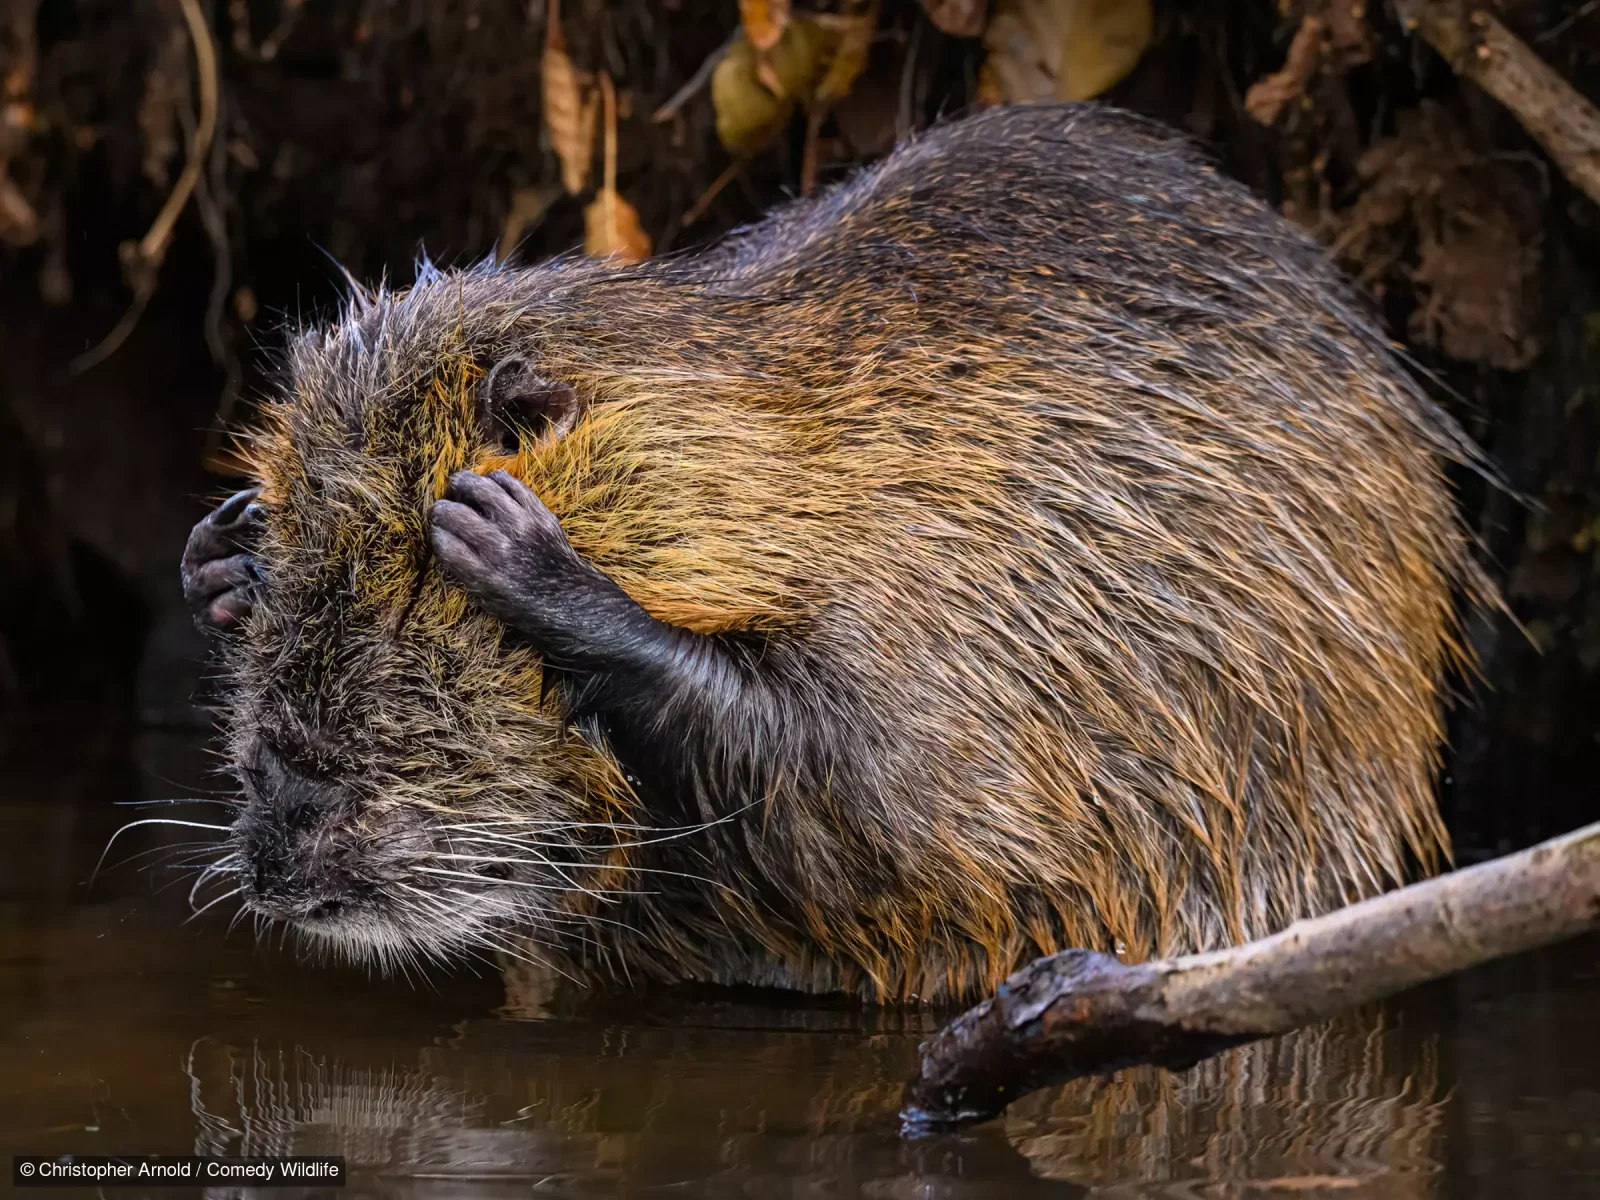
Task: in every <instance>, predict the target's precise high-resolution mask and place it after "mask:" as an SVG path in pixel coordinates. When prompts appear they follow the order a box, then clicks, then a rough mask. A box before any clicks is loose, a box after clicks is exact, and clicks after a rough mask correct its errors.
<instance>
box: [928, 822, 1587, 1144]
mask: <svg viewBox="0 0 1600 1200" xmlns="http://www.w3.org/2000/svg"><path fill="white" fill-rule="evenodd" d="M1595 928H1600V823H1597V824H1594V825H1589V826H1586V827H1585V828H1583V829H1580V830H1578V831H1577V832H1575V833H1570V834H1567V835H1566V836H1564V837H1560V838H1555V839H1553V840H1551V841H1548V842H1542V843H1540V844H1539V845H1537V846H1535V847H1533V848H1532V849H1530V850H1524V851H1522V852H1521V853H1518V854H1512V855H1508V856H1506V857H1505V858H1500V859H1496V860H1494V861H1492V862H1487V863H1483V864H1481V865H1479V866H1475V867H1469V868H1467V869H1465V870H1461V871H1455V872H1453V873H1451V874H1449V875H1443V876H1440V877H1439V878H1437V879H1430V880H1427V881H1425V882H1423V883H1417V884H1413V885H1412V886H1410V887H1407V888H1401V889H1400V890H1398V891H1394V892H1389V893H1387V894H1385V895H1382V896H1377V897H1374V898H1373V899H1371V900H1366V901H1363V902H1361V903H1360V904H1353V905H1351V906H1349V907H1348V908H1342V909H1340V910H1338V911H1337V912H1332V913H1329V914H1327V915H1326V916H1322V917H1316V918H1314V919H1311V920H1306V921H1299V922H1297V923H1295V924H1294V925H1291V926H1290V927H1289V928H1288V929H1286V930H1284V931H1283V932H1282V933H1279V934H1275V935H1274V936H1272V937H1268V938H1263V939H1261V940H1260V941H1257V942H1249V943H1247V944H1245V945H1243V946H1238V947H1235V948H1233V949H1231V950H1219V951H1215V952H1213V953H1210V954H1194V955H1190V956H1188V957H1185V958H1177V959H1168V960H1165V961H1160V962H1149V963H1138V964H1128V963H1124V962H1121V961H1119V960H1118V959H1115V958H1113V957H1111V956H1110V955H1108V954H1099V953H1095V952H1093V951H1088V950H1068V951H1066V952H1065V953H1062V954H1056V955H1052V956H1050V957H1049V958H1041V959H1039V960H1038V961H1037V962H1034V963H1031V964H1030V965H1028V966H1026V967H1024V968H1023V969H1022V970H1020V971H1018V972H1017V973H1016V974H1015V975H1013V976H1011V978H1010V979H1008V980H1006V982H1005V983H1004V984H1002V985H1001V986H1000V990H999V991H998V992H997V993H996V994H995V996H994V998H993V999H990V1000H986V1001H984V1002H983V1003H982V1004H980V1005H978V1006H977V1007H976V1008H973V1009H971V1010H969V1011H968V1012H966V1013H965V1014H963V1015H962V1016H961V1017H959V1018H957V1019H956V1020H955V1021H953V1022H951V1024H949V1025H947V1026H946V1027H945V1028H944V1029H943V1030H941V1031H940V1032H939V1034H938V1035H937V1036H935V1037H934V1038H933V1039H932V1040H931V1041H929V1042H927V1043H925V1044H924V1045H923V1047H922V1069H921V1074H920V1075H919V1077H918V1078H917V1079H916V1080H915V1081H913V1082H912V1083H911V1084H910V1085H909V1087H908V1088H907V1095H906V1105H905V1108H904V1109H903V1110H902V1112H901V1114H900V1115H901V1120H902V1122H903V1126H904V1130H905V1132H906V1133H908V1134H916V1133H920V1132H925V1131H928V1130H931V1129H936V1128H941V1127H947V1126H952V1125H961V1124H966V1123H968V1122H972V1121H982V1120H986V1119H988V1118H990V1117H993V1116H996V1115H998V1114H999V1113H1000V1111H1001V1110H1002V1109H1004V1108H1005V1106H1006V1105H1007V1104H1009V1103H1011V1102H1012V1101H1013V1100H1016V1099H1017V1098H1018V1097H1020V1096H1022V1095H1024V1094H1025V1093H1027V1092H1030V1091H1033V1090H1034V1089H1036V1088H1040V1087H1045V1086H1048V1085H1050V1084H1053V1083H1061V1082H1065V1081H1066V1080H1068V1079H1075V1078H1077V1077H1079V1076H1082V1075H1100V1074H1106V1073H1108V1072H1111V1071H1115V1070H1120V1069H1121V1068H1123V1067H1128V1066H1133V1065H1136V1064H1139V1063H1152V1064H1154V1065H1156V1066H1161V1067H1166V1068H1168V1069H1170V1070H1182V1069H1186V1068H1188V1067H1190V1066H1193V1065H1194V1064H1195V1063H1196V1062H1199V1061H1200V1060H1201V1059H1203V1058H1208V1057H1210V1056H1211V1055H1213V1054H1216V1053H1218V1052H1219V1051H1222V1050H1225V1049H1227V1048H1228V1047H1230V1046H1237V1045H1239V1044H1241V1043H1243V1042H1249V1041H1255V1040H1256V1039H1258V1038H1264V1037H1271V1036H1274V1035H1276V1034H1280V1033H1286V1032H1288V1031H1289V1030H1291V1029H1298V1028H1299V1027H1300V1026H1302V1025H1309V1024H1312V1023H1313V1022H1316V1021H1320V1020H1323V1019H1325V1018H1327V1017H1330V1016H1332V1015H1333V1014H1335V1013H1337V1012H1340V1011H1341V1010H1343V1009H1347V1008H1353V1007H1355V1006H1357V1005H1361V1004H1366V1003H1368V1002H1370V1001H1373V1000H1378V999H1381V998H1382V997H1384V996H1389V995H1392V994H1393V993H1395V992H1399V991H1403V990H1404V989H1406V988H1409V987H1413V986H1415V985H1417V984H1419V983H1425V982H1427V981H1428V980H1430V979H1437V978H1439V977H1441V976H1444V975H1449V974H1451V973H1452V972H1455V971H1460V970H1464V969H1465V968H1467V967H1471V966H1475V965H1477V964H1479V963H1483V962H1487V961H1489V960H1490V959H1494V958H1500V957H1502V956H1504V955H1507V954H1515V953H1518V952H1519V951H1523V950H1531V949H1534V948H1535V947H1538V946H1543V945H1547V944H1549V943H1551V942H1556V941H1560V940H1562V939H1563V938H1569V937H1573V936H1576V935H1577V934H1580V933H1584V932H1587V931H1588V930H1591V929H1595Z"/></svg>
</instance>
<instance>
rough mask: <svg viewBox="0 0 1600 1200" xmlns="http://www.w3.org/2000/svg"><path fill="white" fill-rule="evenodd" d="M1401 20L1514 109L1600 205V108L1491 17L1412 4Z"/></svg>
mask: <svg viewBox="0 0 1600 1200" xmlns="http://www.w3.org/2000/svg"><path fill="white" fill-rule="evenodd" d="M1400 13H1401V16H1402V17H1403V18H1404V19H1405V21H1406V23H1407V24H1408V25H1409V26H1411V27H1412V28H1414V29H1415V30H1416V31H1417V32H1418V33H1419V34H1421V35H1422V37H1423V39H1424V40H1425V41H1427V42H1428V44H1429V45H1431V46H1432V47H1433V48H1434V49H1435V50H1437V51H1438V52H1439V53H1440V54H1442V55H1443V56H1444V58H1445V60H1446V61H1447V62H1449V64H1450V65H1451V67H1453V68H1454V69H1455V71H1456V73H1457V74H1459V75H1461V76H1463V77H1464V78H1466V79H1470V80H1472V81H1473V82H1474V83H1476V84H1477V85H1478V86H1479V87H1481V88H1483V90H1484V91H1486V92H1488V93H1489V94H1490V95H1491V96H1493V97H1494V98H1495V99H1496V100H1498V101H1500V103H1501V104H1504V105H1505V106H1506V107H1507V108H1508V109H1510V110H1511V113H1512V115H1513V116H1515V117H1516V118H1517V120H1518V121H1520V122H1521V123H1522V127H1523V128H1524V129H1526V130H1527V131H1528V132H1529V133H1530V134H1531V135H1533V137H1534V138H1535V139H1536V140H1537V141H1538V142H1539V144H1540V145H1542V146H1543V147H1544V148H1545V151H1546V153H1548V154H1549V155H1550V157H1551V158H1552V159H1554V160H1555V163H1556V165H1557V166H1558V167H1560V168H1561V170H1562V172H1563V173H1564V174H1565V175H1566V177H1567V178H1568V179H1570V180H1572V182H1573V183H1574V184H1576V185H1577V186H1578V187H1579V188H1581V189H1583V191H1584V192H1585V193H1586V194H1587V195H1588V196H1589V198H1590V199H1591V200H1593V201H1594V202H1595V203H1596V204H1600V109H1597V108H1595V106H1594V105H1593V104H1591V103H1589V101H1588V100H1587V99H1585V98H1584V97H1583V96H1582V95H1580V94H1579V93H1578V91H1577V89H1576V88H1574V87H1573V86H1572V85H1571V84H1569V83H1568V82H1567V81H1566V80H1565V79H1563V78H1562V77H1561V76H1560V75H1559V74H1557V73H1556V72H1555V71H1554V70H1553V69H1551V67H1550V66H1549V65H1547V64H1546V63H1545V61H1544V60H1543V59H1541V58H1540V57H1539V56H1538V55H1537V54H1535V53H1534V52H1533V51H1532V50H1530V49H1528V47H1527V46H1526V45H1524V44H1523V43H1522V41H1521V40H1519V39H1518V38H1517V36H1516V35H1515V34H1513V33H1512V32H1511V31H1510V30H1509V29H1507V28H1506V27H1505V26H1504V25H1502V24H1501V23H1500V22H1499V21H1497V20H1496V19H1495V18H1494V17H1493V16H1491V15H1490V14H1489V13H1487V12H1484V11H1482V10H1469V5H1468V4H1467V2H1466V0H1406V2H1405V3H1403V4H1402V5H1401V8H1400Z"/></svg>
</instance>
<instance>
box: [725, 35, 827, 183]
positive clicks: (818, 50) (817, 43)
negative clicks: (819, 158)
mask: <svg viewBox="0 0 1600 1200" xmlns="http://www.w3.org/2000/svg"><path fill="white" fill-rule="evenodd" d="M828 44H829V34H828V32H827V31H826V30H825V29H823V28H822V26H821V25H819V24H818V23H817V22H816V20H815V19H813V18H808V17H796V18H795V19H793V20H791V21H790V22H789V25H788V27H787V28H786V29H785V30H784V31H783V36H782V37H781V38H779V39H778V41H777V43H776V44H775V45H774V46H773V47H772V49H771V50H770V51H768V52H767V53H765V54H762V53H761V52H760V51H758V50H757V49H756V48H755V46H754V45H752V44H751V42H750V40H749V39H748V38H747V37H745V36H744V35H743V34H742V33H741V34H740V35H739V36H737V37H735V38H734V41H733V44H732V45H731V46H729V47H728V53H727V55H726V56H725V57H724V58H723V60H722V61H721V62H720V63H718V64H717V69H716V70H715V71H714V72H712V75H711V103H712V106H713V107H714V108H715V109H716V113H717V136H718V137H719V138H720V139H721V140H722V144H723V145H724V146H726V147H727V148H728V150H729V152H731V153H733V154H738V155H749V154H754V153H755V152H756V151H758V150H760V149H761V148H762V147H764V146H765V145H766V144H767V143H768V142H769V141H771V140H772V138H773V137H774V136H775V135H776V134H777V132H778V130H780V129H782V128H783V124H784V122H785V121H787V120H788V119H789V114H790V113H792V112H793V111H794V106H795V104H796V103H797V102H798V101H801V100H809V99H810V97H811V94H812V88H813V86H814V84H815V81H816V79H817V74H818V72H819V71H820V70H821V68H822V65H823V62H824V59H825V53H826V50H827V47H828Z"/></svg>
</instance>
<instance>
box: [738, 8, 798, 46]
mask: <svg viewBox="0 0 1600 1200" xmlns="http://www.w3.org/2000/svg"><path fill="white" fill-rule="evenodd" d="M739 23H740V24H741V25H743V26H744V35H745V37H747V38H749V39H750V44H751V45H752V46H754V47H755V48H756V49H757V50H771V49H772V48H773V47H774V46H776V45H777V44H778V39H779V38H781V37H782V36H783V31H784V29H785V28H787V27H788V24H789V0H739Z"/></svg>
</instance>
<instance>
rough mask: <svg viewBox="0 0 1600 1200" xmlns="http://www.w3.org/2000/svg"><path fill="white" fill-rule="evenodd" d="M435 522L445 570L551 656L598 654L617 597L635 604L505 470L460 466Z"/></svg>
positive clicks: (584, 657)
mask: <svg viewBox="0 0 1600 1200" xmlns="http://www.w3.org/2000/svg"><path fill="white" fill-rule="evenodd" d="M429 524H430V526H431V535H432V540H433V552H434V554H436V555H437V556H438V558H439V562H440V563H441V564H442V565H443V567H444V568H445V570H446V571H447V572H449V573H450V574H451V575H452V576H454V577H455V578H456V579H457V580H459V581H460V582H461V584H462V585H463V586H464V587H465V588H466V589H467V591H468V592H469V593H470V594H471V595H472V597H473V599H474V600H476V601H477V602H478V604H479V605H481V606H482V607H483V609H484V610H485V611H486V612H488V613H489V614H490V615H491V616H494V617H496V618H498V619H499V620H501V621H504V622H505V623H506V624H507V625H510V626H511V627H512V628H514V629H517V630H519V631H520V632H522V633H524V634H526V635H527V636H528V637H530V638H532V639H533V641H534V642H535V643H536V644H537V645H539V646H540V648H541V649H543V650H545V651H546V652H547V653H550V654H553V655H556V656H558V657H562V658H569V659H574V660H577V661H582V660H587V659H589V658H592V657H593V656H594V655H593V653H592V652H593V651H594V650H596V649H597V647H596V643H597V642H598V641H600V640H603V638H604V635H605V629H606V627H607V623H608V616H613V615H614V614H615V611H616V609H617V604H618V598H619V597H620V598H621V600H622V602H624V603H625V604H626V605H628V606H631V605H632V603H633V602H632V601H631V600H628V599H627V597H626V596H625V594H623V593H622V592H621V589H619V588H618V587H617V585H616V584H615V583H613V582H612V581H611V580H610V579H608V578H607V577H606V576H605V575H604V574H603V573H601V572H600V571H599V570H598V569H596V568H595V567H594V566H593V565H592V564H590V563H589V562H587V561H585V559H584V558H583V556H582V555H580V554H579V553H578V552H577V551H576V550H574V549H573V547H572V543H571V542H569V541H568V540H567V535H566V534H565V533H564V532H562V529H561V523H560V522H559V521H558V520H556V516H555V514H554V513H552V512H551V511H550V510H549V509H548V508H546V507H545V506H544V503H543V502H542V501H541V500H540V499H539V497H538V496H536V495H534V494H533V491H532V489H530V488H529V487H528V486H527V485H526V484H525V483H523V482H522V481H521V480H519V479H517V478H515V477H513V476H511V475H508V474H507V473H506V472H504V471H495V472H493V473H492V474H490V475H476V474H474V473H473V472H471V471H457V472H456V473H455V474H454V475H452V476H451V477H450V483H449V486H448V488H447V489H446V491H445V496H444V499H442V500H440V501H439V502H438V503H437V504H435V505H434V506H433V512H432V514H431V515H430V518H429Z"/></svg>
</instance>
